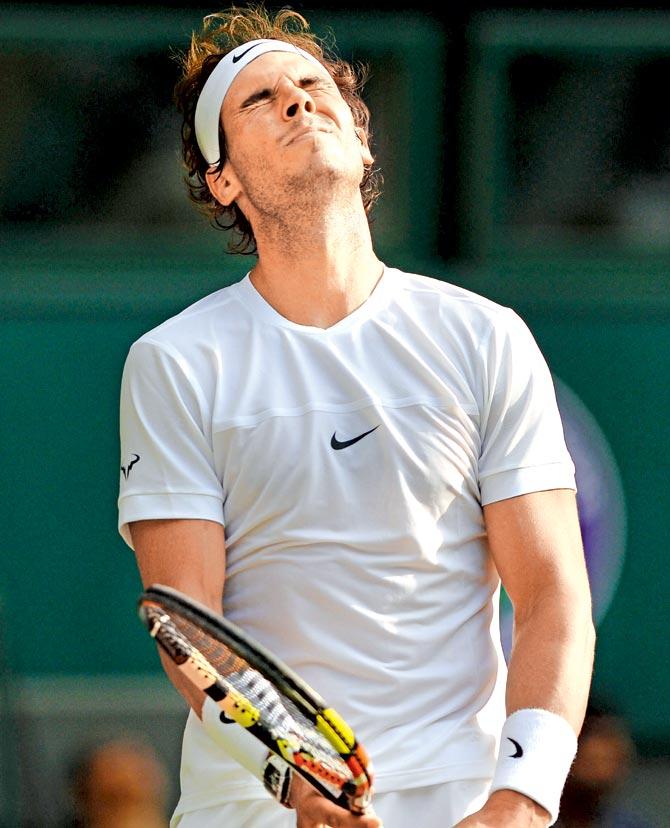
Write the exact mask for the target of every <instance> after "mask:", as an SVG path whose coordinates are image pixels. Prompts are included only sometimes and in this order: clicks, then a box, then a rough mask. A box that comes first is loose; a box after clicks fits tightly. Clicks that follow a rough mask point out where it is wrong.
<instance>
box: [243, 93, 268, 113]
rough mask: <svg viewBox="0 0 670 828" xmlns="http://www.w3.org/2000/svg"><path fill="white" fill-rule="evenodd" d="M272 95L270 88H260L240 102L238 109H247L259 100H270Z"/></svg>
mask: <svg viewBox="0 0 670 828" xmlns="http://www.w3.org/2000/svg"><path fill="white" fill-rule="evenodd" d="M273 97H274V93H273V91H272V89H261V90H260V91H259V92H254V93H253V95H249V97H248V98H246V99H245V100H244V101H243V102H242V105H241V106H240V109H247V108H248V107H250V106H253V105H254V104H257V103H260V102H261V101H268V100H271V99H272V98H273Z"/></svg>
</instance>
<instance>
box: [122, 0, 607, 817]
mask: <svg viewBox="0 0 670 828" xmlns="http://www.w3.org/2000/svg"><path fill="white" fill-rule="evenodd" d="M423 71H425V72H431V71H437V68H436V67H431V66H430V65H426V66H424V67H423ZM388 82H389V83H392V82H393V79H392V78H391V77H389V79H388ZM177 100H178V103H179V106H180V108H181V111H182V112H183V116H184V125H183V130H182V135H183V143H184V158H185V160H186V164H187V167H188V172H189V175H190V185H191V194H192V197H193V198H194V199H195V200H196V201H197V202H199V203H200V205H201V206H202V207H203V209H204V210H205V211H206V212H208V214H209V215H210V216H211V217H212V218H213V219H214V221H215V222H216V223H218V224H219V225H221V226H227V225H229V226H231V227H233V228H234V229H235V230H237V231H238V239H239V245H238V249H239V250H244V249H251V250H255V251H257V254H258V259H257V261H256V263H255V265H254V266H253V268H252V269H251V271H250V273H249V274H248V275H247V276H246V277H245V278H244V279H243V280H242V281H241V282H239V283H238V284H236V285H233V286H231V287H226V288H223V289H221V290H219V291H218V292H216V293H214V294H212V295H210V296H207V297H206V298H204V299H202V300H201V301H199V302H197V303H196V304H194V305H192V306H191V307H189V308H187V309H186V310H184V311H183V312H182V313H180V314H179V315H177V316H176V317H174V318H172V319H170V320H168V321H167V322H165V323H164V324H162V325H160V326H159V327H157V328H156V329H154V330H153V331H151V332H149V333H147V334H146V335H144V336H143V337H141V339H139V340H138V341H137V342H136V343H135V344H134V345H133V347H132V348H131V351H130V354H129V356H128V360H127V363H126V367H125V371H124V378H123V387H122V400H121V432H122V461H121V465H122V474H121V493H120V500H119V503H120V529H121V532H122V534H123V537H124V538H125V539H126V540H127V542H128V543H129V544H131V545H132V546H133V547H134V549H135V552H136V555H137V560H138V563H139V568H140V571H141V575H142V579H143V582H144V583H145V585H148V584H151V583H154V582H158V583H162V584H166V585H169V586H173V587H175V588H177V589H179V590H181V591H183V592H185V593H187V594H189V595H191V596H193V597H194V598H196V599H197V600H199V601H201V602H202V603H205V604H207V605H208V606H209V607H211V608H212V609H214V610H216V611H219V612H220V611H222V609H223V610H224V611H225V614H226V615H227V616H228V617H229V618H230V619H231V620H232V621H234V622H235V623H237V624H238V625H240V626H241V627H243V628H244V629H245V630H247V631H248V632H249V633H250V634H251V635H253V636H254V637H255V638H256V639H258V640H260V641H261V642H262V643H263V644H265V645H266V646H267V647H268V648H269V649H270V650H272V651H274V652H275V653H277V655H278V656H279V657H280V658H282V659H283V660H284V661H286V662H287V663H288V664H289V665H290V666H292V667H293V668H294V669H295V670H296V671H297V672H298V673H299V674H300V675H302V676H303V677H304V678H305V679H306V680H307V681H308V682H309V683H310V684H312V685H313V686H314V687H315V688H316V689H317V690H318V691H319V692H321V693H322V694H323V695H324V696H326V697H327V698H328V699H329V700H332V703H333V704H334V705H336V706H337V708H338V710H340V712H341V713H342V715H343V716H344V717H345V718H346V719H347V720H348V721H349V722H350V723H351V724H352V726H353V727H354V729H355V731H356V732H357V734H358V736H359V737H360V739H361V741H362V742H363V743H364V744H365V745H366V747H367V749H368V752H369V753H370V755H371V756H372V758H373V761H374V764H375V769H376V796H375V812H376V816H374V815H369V816H353V815H351V814H349V813H348V812H346V811H345V810H343V809H340V808H338V807H337V806H335V805H333V804H332V803H330V802H327V801H326V800H325V799H324V798H323V797H321V796H319V795H318V794H316V793H315V792H314V791H312V789H311V788H310V787H309V786H308V785H307V784H306V783H305V782H303V780H302V779H300V778H293V777H291V775H290V772H289V771H287V770H286V769H285V768H281V767H277V766H276V765H273V763H272V762H270V763H269V764H268V762H267V757H266V756H265V749H264V748H262V746H260V748H259V747H258V745H257V744H256V743H255V742H253V740H252V739H251V737H250V736H248V734H247V733H246V732H245V731H244V730H243V729H242V728H239V727H237V726H236V725H228V726H226V725H222V724H221V722H220V721H219V718H218V713H217V708H216V705H214V703H213V702H211V701H208V702H205V703H204V705H203V699H202V695H201V694H200V695H199V694H198V693H196V692H194V691H193V690H192V689H191V688H190V687H188V686H186V685H184V683H183V681H182V680H181V679H180V676H179V674H177V673H176V672H175V670H174V669H173V668H171V667H170V666H169V665H166V669H167V671H168V673H169V675H170V677H171V678H172V680H173V681H174V683H175V685H176V687H177V688H178V689H180V690H181V691H182V692H183V693H184V695H185V696H186V698H187V699H188V701H189V703H190V704H191V706H192V708H193V711H192V713H191V715H190V717H189V720H188V723H187V725H186V731H185V735H184V743H183V756H182V770H181V799H180V802H179V805H178V807H177V810H176V812H175V815H174V817H173V822H172V825H173V826H179V828H209V827H210V826H222V825H230V826H235V828H244V827H245V826H248V827H249V828H264V826H268V827H269V828H271V827H273V826H276V827H277V828H280V827H281V826H287V827H288V826H296V825H297V826H299V828H314V826H324V825H327V826H332V828H335V826H337V828H345V826H351V827H352V828H355V827H356V826H357V828H374V826H378V825H380V824H382V823H383V824H384V826H385V827H386V828H408V826H413V825H420V826H421V828H438V826H439V828H445V826H454V825H458V826H460V828H465V827H466V826H467V827H468V828H474V826H479V827H480V828H484V826H487V827H490V828H504V827H505V826H510V828H511V826H514V828H519V826H546V825H549V824H552V823H553V822H554V821H555V820H556V818H557V813H558V807H559V800H560V795H561V790H562V787H563V784H564V781H565V777H566V775H567V772H568V769H569V767H570V764H571V762H572V760H573V757H574V754H575V749H576V735H577V733H578V731H579V729H580V726H581V723H582V718H583V714H584V709H585V705H586V699H587V694H588V688H589V683H590V676H591V669H592V659H593V647H594V632H593V625H592V622H591V612H590V597H589V588H588V582H587V576H586V571H585V566H584V558H583V551H582V546H581V539H580V531H579V525H578V520H577V514H576V507H575V491H574V489H575V486H574V469H573V465H572V462H571V460H570V457H569V455H568V452H567V450H566V447H565V442H564V438H563V433H562V427H561V422H560V419H559V415H558V411H557V407H556V401H555V396H554V390H553V387H552V382H551V378H550V374H549V371H548V369H547V366H546V364H545V362H544V360H543V358H542V356H541V354H540V352H539V350H538V348H537V346H536V344H535V342H534V340H533V338H532V336H531V334H530V333H529V331H528V329H527V328H526V326H525V325H524V323H523V322H522V321H521V320H520V319H519V317H518V316H517V315H516V314H515V313H514V312H513V311H511V310H509V309H507V308H504V307H500V306H498V305H496V304H494V303H493V302H490V301H488V300H486V299H484V298H481V297H480V296H477V295H475V294H473V293H470V292H468V291H466V290H463V289H460V288H457V287H454V286H452V285H449V284H446V283H443V282H440V281H437V280H434V279H431V278H429V277H426V276H422V275H416V274H411V273H403V272H400V271H399V270H397V269H395V268H393V267H391V266H388V265H385V264H383V263H382V262H381V261H379V259H378V258H377V256H376V255H375V252H374V249H373V246H372V243H371V237H370V230H369V223H368V217H369V213H370V209H371V207H372V205H373V203H374V201H375V199H376V197H377V195H378V192H379V188H378V179H377V176H376V174H375V172H374V159H373V155H372V153H371V150H370V144H369V135H370V133H369V124H368V112H367V109H366V108H365V105H364V104H363V102H362V100H361V98H360V96H359V80H358V78H357V76H356V73H355V72H354V70H353V69H352V67H351V66H349V65H348V64H347V63H345V62H342V61H340V60H337V59H335V58H331V57H327V56H326V55H324V52H323V51H322V49H321V47H320V44H319V42H318V41H317V40H316V39H315V38H314V37H313V36H312V35H311V34H310V33H309V31H308V30H307V28H306V25H305V22H304V20H303V18H301V17H300V16H299V15H297V14H296V13H295V12H291V11H286V10H284V11H282V12H280V13H279V15H278V16H276V17H271V16H269V15H268V14H267V13H266V12H265V11H263V10H259V9H245V10H232V11H230V12H225V13H221V14H219V15H214V16H212V17H210V18H208V19H207V20H206V25H205V28H204V30H203V31H202V32H201V33H200V34H199V35H195V36H194V38H193V42H192V46H191V49H190V52H189V54H188V55H187V56H186V58H185V62H184V76H183V79H182V80H181V82H180V83H179V85H178V88H177ZM418 220H420V217H418ZM501 579H502V583H503V584H504V586H505V588H506V590H507V592H508V594H509V596H510V598H511V601H512V603H513V606H514V618H515V636H514V647H513V652H512V657H511V662H510V665H509V673H508V672H507V669H506V666H505V663H504V659H503V655H502V652H501V647H500V641H499V630H498V601H499V589H500V580H501ZM242 737H246V738H242ZM247 740H248V741H247ZM252 742H253V744H252ZM282 806H288V807H282Z"/></svg>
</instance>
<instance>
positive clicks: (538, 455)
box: [479, 310, 575, 505]
mask: <svg viewBox="0 0 670 828" xmlns="http://www.w3.org/2000/svg"><path fill="white" fill-rule="evenodd" d="M484 358H485V363H486V381H485V385H486V387H485V389H484V406H483V411H482V417H481V438H482V442H481V454H480V458H479V487H480V491H481V501H482V505H486V504H487V503H493V502H495V501H497V500H505V499H506V498H509V497H516V496H517V495H522V494H528V493H529V492H535V491H547V490H549V489H574V488H575V476H574V472H575V470H574V465H573V463H572V460H571V458H570V455H569V453H568V450H567V447H566V445H565V437H564V435H563V426H562V423H561V418H560V414H559V411H558V406H557V404H556V394H555V391H554V385H553V382H552V379H551V374H550V372H549V368H548V367H547V364H546V362H545V360H544V357H543V356H542V354H541V353H540V349H539V348H538V346H537V344H536V342H535V340H534V339H533V337H532V335H531V333H530V331H529V330H528V328H527V327H526V325H525V324H524V323H523V321H522V320H521V319H520V318H519V317H518V316H517V315H516V314H515V313H514V312H513V311H511V310H505V312H504V313H503V314H502V315H501V317H499V320H498V324H496V326H495V328H494V330H493V333H492V336H491V339H490V340H489V345H488V349H487V352H486V353H485V355H484Z"/></svg>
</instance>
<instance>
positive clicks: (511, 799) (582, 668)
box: [486, 589, 595, 828]
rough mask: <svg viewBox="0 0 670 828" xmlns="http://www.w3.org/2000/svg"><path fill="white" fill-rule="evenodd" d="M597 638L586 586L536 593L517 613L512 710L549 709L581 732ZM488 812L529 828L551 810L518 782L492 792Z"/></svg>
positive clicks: (543, 822)
mask: <svg viewBox="0 0 670 828" xmlns="http://www.w3.org/2000/svg"><path fill="white" fill-rule="evenodd" d="M594 643H595V633H594V629H593V624H592V622H591V614H590V599H589V595H588V591H587V590H583V594H582V595H575V593H574V591H573V592H571V593H568V592H566V593H565V594H561V592H560V590H558V589H554V590H552V591H551V594H547V596H546V597H543V596H542V595H539V596H536V599H535V600H534V601H533V604H532V609H530V610H528V611H526V612H525V613H518V614H517V618H516V623H515V634H514V643H513V648H512V657H511V659H510V665H509V673H508V680H507V698H506V702H507V713H508V715H511V714H512V713H514V712H516V711H517V710H528V709H529V708H530V709H536V710H537V709H539V710H548V711H549V712H550V713H555V714H557V715H558V716H561V717H562V718H563V719H565V720H566V721H567V722H568V724H569V726H570V727H571V728H572V729H573V730H574V732H575V734H578V733H579V730H580V728H581V725H582V721H583V718H584V711H585V708H586V703H587V699H588V693H589V686H590V683H591V671H592V667H593V652H594ZM523 715H526V714H523ZM533 715H544V714H537V713H535V714H533ZM515 727H516V725H515ZM559 730H560V728H559ZM517 738H519V737H517ZM505 747H508V745H507V744H505V745H501V750H502V749H504V748H505ZM555 748H558V744H556V745H555ZM559 753H560V751H559ZM507 755H508V756H509V753H508V754H507ZM569 759H570V756H569V755H568V756H567V760H569ZM503 761H509V760H503ZM513 761H515V760H513ZM547 772H549V768H548V767H547ZM522 789H523V788H522ZM486 812H487V813H488V814H489V816H491V817H492V822H493V824H496V825H505V824H510V825H515V826H516V825H518V826H529V828H530V826H546V825H547V824H548V823H549V821H550V820H549V813H548V812H547V811H546V810H545V809H544V808H543V807H542V806H540V805H539V804H537V802H535V801H533V799H531V798H530V797H528V796H525V795H524V794H522V793H519V792H518V791H517V790H514V785H512V789H509V788H507V787H502V788H501V789H498V790H496V791H495V792H494V793H492V794H491V796H490V798H489V801H488V803H487V808H486Z"/></svg>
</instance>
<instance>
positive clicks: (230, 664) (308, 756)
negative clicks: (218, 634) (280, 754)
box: [169, 609, 352, 787]
mask: <svg viewBox="0 0 670 828" xmlns="http://www.w3.org/2000/svg"><path fill="white" fill-rule="evenodd" d="M169 614H170V618H171V620H172V622H173V623H174V625H175V627H176V628H177V630H178V631H179V632H181V633H182V634H183V635H184V636H185V638H187V639H188V640H190V641H191V642H192V644H193V645H194V646H195V647H196V648H197V650H198V651H199V653H201V654H202V656H203V657H204V658H205V660H206V661H207V662H209V664H211V665H212V667H214V669H215V670H216V672H218V673H219V675H220V676H221V677H222V679H223V681H224V683H228V684H229V685H231V686H232V687H233V688H234V689H235V690H236V691H238V692H239V693H240V694H241V695H243V696H244V697H245V698H246V699H248V700H249V702H251V704H253V706H254V707H255V708H256V709H257V710H258V712H259V713H260V721H261V724H262V726H263V727H265V728H266V729H267V730H269V731H270V732H271V733H272V736H273V738H274V739H275V740H278V741H281V742H282V743H283V744H284V749H285V750H286V751H287V752H288V753H289V754H290V756H291V759H292V761H293V762H294V763H295V764H298V765H302V766H303V767H305V769H309V770H310V771H311V772H312V773H315V775H320V776H321V778H322V780H323V781H324V782H326V783H329V784H331V785H334V786H337V787H341V786H342V785H343V784H344V783H346V782H349V781H350V780H351V779H352V773H351V770H350V769H349V768H348V766H347V764H346V763H345V762H344V761H343V760H342V758H341V757H340V755H339V754H338V752H337V751H336V750H335V748H334V747H333V746H332V745H331V744H330V742H329V741H328V740H327V739H326V738H325V737H324V736H322V734H321V733H319V732H318V731H317V730H315V729H314V725H313V723H312V722H311V721H310V720H309V719H308V718H307V717H306V716H305V715H304V714H303V713H302V712H301V711H300V710H299V709H298V708H297V707H296V706H295V705H294V704H293V702H292V701H291V699H290V698H289V697H287V696H286V695H285V694H283V693H281V692H280V691H279V690H278V689H277V688H276V687H275V686H274V685H273V684H271V683H270V682H269V681H268V680H267V679H266V678H265V677H264V676H263V675H262V674H261V673H260V672H259V671H258V670H257V669H256V668H254V667H252V666H251V665H250V664H249V663H248V662H247V661H246V660H245V659H244V658H241V657H240V656H239V655H238V654H237V653H235V652H233V650H231V649H230V647H228V646H227V645H226V644H224V643H223V642H221V641H219V640H218V639H216V638H214V637H213V636H212V635H209V634H208V633H207V632H206V631H204V630H203V629H202V628H201V627H199V626H197V625H196V624H194V623H193V622H192V621H190V619H188V618H186V617H184V616H182V615H180V614H179V613H178V612H176V611H175V610H173V609H171V610H170V611H169ZM285 758H288V757H286V756H285ZM319 767H320V768H321V773H320V774H319V773H318V770H319Z"/></svg>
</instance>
